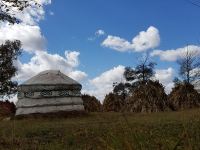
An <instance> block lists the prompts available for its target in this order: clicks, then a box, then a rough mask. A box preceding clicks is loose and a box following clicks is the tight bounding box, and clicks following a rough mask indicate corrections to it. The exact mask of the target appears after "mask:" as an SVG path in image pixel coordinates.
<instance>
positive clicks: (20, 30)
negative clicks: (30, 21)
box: [0, 23, 45, 52]
mask: <svg viewBox="0 0 200 150" xmlns="http://www.w3.org/2000/svg"><path fill="white" fill-rule="evenodd" d="M5 40H20V41H21V42H22V49H24V50H25V51H28V52H33V51H41V50H44V49H45V38H44V36H42V34H41V31H40V27H39V26H30V25H25V24H14V25H9V24H7V23H5V24H2V25H1V26H0V44H3V43H4V42H5Z"/></svg>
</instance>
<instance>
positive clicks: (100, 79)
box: [83, 65, 125, 101]
mask: <svg viewBox="0 0 200 150" xmlns="http://www.w3.org/2000/svg"><path fill="white" fill-rule="evenodd" d="M124 68H125V67H124V66H121V65H119V66H117V67H114V68H112V69H110V70H108V71H106V72H103V73H102V74H101V75H99V76H97V77H95V78H94V79H92V80H89V83H88V84H87V85H86V87H85V88H84V90H83V93H88V94H91V95H94V96H96V97H97V98H98V99H99V100H101V101H102V100H103V99H104V97H105V95H106V94H108V93H109V92H111V91H112V90H113V83H114V82H123V81H124V78H123V73H124Z"/></svg>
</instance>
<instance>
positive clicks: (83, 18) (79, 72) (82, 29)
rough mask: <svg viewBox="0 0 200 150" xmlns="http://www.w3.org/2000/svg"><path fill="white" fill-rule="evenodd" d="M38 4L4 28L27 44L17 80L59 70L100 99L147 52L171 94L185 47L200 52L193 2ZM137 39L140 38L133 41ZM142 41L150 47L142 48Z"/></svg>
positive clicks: (199, 12) (64, 0)
mask: <svg viewBox="0 0 200 150" xmlns="http://www.w3.org/2000/svg"><path fill="white" fill-rule="evenodd" d="M39 2H40V3H41V4H42V7H41V8H37V9H34V11H35V12H37V13H35V14H31V13H30V12H31V11H30V10H27V11H25V12H24V14H23V15H22V14H19V18H20V17H21V19H22V20H23V22H22V24H21V25H14V26H13V27H11V26H8V25H1V30H2V31H0V33H1V34H2V36H0V38H3V39H5V38H7V39H9V38H10V37H12V38H14V37H16V38H20V40H21V41H22V43H23V42H24V45H23V47H22V48H23V49H24V51H23V54H22V56H21V57H20V59H19V60H18V62H16V65H17V66H18V68H19V73H18V75H17V76H16V78H15V79H16V80H18V81H19V82H23V81H24V80H25V79H27V78H30V77H31V76H33V75H35V74H37V73H38V72H39V71H42V70H45V69H60V70H61V71H62V72H64V73H66V74H68V75H69V76H71V77H72V78H75V79H77V80H78V81H79V82H81V83H82V84H83V92H84V93H89V94H92V95H95V96H97V97H98V98H99V99H101V100H102V99H103V97H104V96H105V94H106V93H108V92H110V91H111V90H112V82H115V81H117V82H120V81H123V79H122V74H123V69H124V67H125V66H132V67H134V66H135V65H136V64H137V61H138V58H140V57H142V55H144V53H149V55H150V56H151V60H153V61H154V62H156V63H157V66H156V77H157V79H159V80H160V81H161V82H162V83H163V84H164V85H165V86H166V91H170V89H171V88H172V87H173V83H172V80H173V78H174V77H175V76H177V73H178V70H177V69H178V68H177V64H176V60H177V59H178V58H179V57H180V54H181V53H182V52H184V49H185V47H186V46H187V45H190V49H191V50H194V49H195V50H197V51H200V47H199V46H198V45H199V43H200V7H197V6H194V5H192V4H191V3H190V2H189V0H188V1H187V0H167V1H161V0H151V1H150V0H148V1H147V0H84V1H80V0H57V1H56V0H52V1H50V0H39ZM30 18H31V19H32V20H31V19H30ZM4 28H6V29H9V32H10V33H5V31H7V30H6V29H4ZM10 28H11V29H12V30H10ZM16 31H18V33H20V34H21V35H22V36H23V37H24V38H22V36H19V35H18V34H17V33H16ZM98 31H99V32H100V31H101V34H100V33H99V34H98V33H97V32H98ZM22 33H23V34H22ZM10 35H12V36H10ZM12 38H11V39H12ZM134 38H137V39H139V40H136V42H132V40H133V39H134ZM141 41H143V42H144V41H145V43H147V45H148V44H149V45H148V46H146V47H145V48H141V46H142V45H141V43H140V42H141ZM138 44H139V46H140V47H137V46H136V45H138ZM116 46H117V48H116ZM102 87H103V88H102Z"/></svg>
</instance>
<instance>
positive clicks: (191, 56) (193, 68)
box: [177, 47, 200, 84]
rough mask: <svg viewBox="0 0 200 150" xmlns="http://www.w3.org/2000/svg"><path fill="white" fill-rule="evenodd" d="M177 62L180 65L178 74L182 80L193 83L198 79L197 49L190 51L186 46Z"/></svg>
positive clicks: (199, 60)
mask: <svg viewBox="0 0 200 150" xmlns="http://www.w3.org/2000/svg"><path fill="white" fill-rule="evenodd" d="M177 63H178V64H179V65H180V69H179V75H180V76H181V77H182V79H183V81H184V82H186V83H189V84H193V83H194V82H197V81H198V80H199V79H200V54H199V52H198V50H196V51H191V50H189V49H188V47H187V50H186V52H185V53H183V54H182V56H181V58H180V59H179V60H178V61H177Z"/></svg>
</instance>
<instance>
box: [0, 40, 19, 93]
mask: <svg viewBox="0 0 200 150" xmlns="http://www.w3.org/2000/svg"><path fill="white" fill-rule="evenodd" d="M20 48H21V42H20V41H18V40H16V41H13V42H11V41H6V42H5V44H2V45H1V46H0V95H1V97H5V96H9V95H11V94H15V93H16V91H17V82H14V81H12V80H11V78H12V77H13V76H15V74H16V71H17V69H16V67H15V66H14V61H15V60H16V59H17V57H18V56H19V55H20V54H21V49H20Z"/></svg>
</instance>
